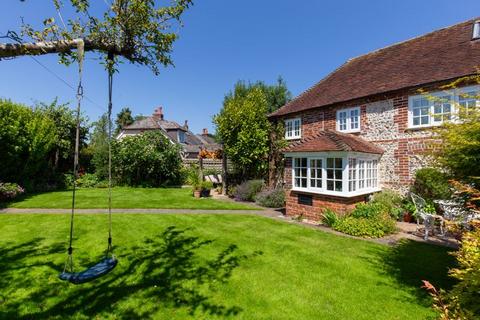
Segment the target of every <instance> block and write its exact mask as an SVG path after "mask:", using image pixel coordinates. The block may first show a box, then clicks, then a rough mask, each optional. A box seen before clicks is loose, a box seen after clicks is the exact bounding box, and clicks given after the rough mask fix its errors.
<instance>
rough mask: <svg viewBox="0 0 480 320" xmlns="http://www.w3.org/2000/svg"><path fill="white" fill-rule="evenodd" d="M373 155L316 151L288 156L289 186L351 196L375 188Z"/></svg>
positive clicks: (309, 190) (369, 191)
mask: <svg viewBox="0 0 480 320" xmlns="http://www.w3.org/2000/svg"><path fill="white" fill-rule="evenodd" d="M378 158H379V156H377V155H372V154H361V153H343V154H342V153H338V152H337V153H331V152H318V153H312V154H305V155H296V156H293V158H292V166H293V168H292V182H293V189H294V190H298V191H308V192H312V193H319V194H326V195H338V196H355V195H360V194H366V193H371V192H375V191H378V173H377V171H378Z"/></svg>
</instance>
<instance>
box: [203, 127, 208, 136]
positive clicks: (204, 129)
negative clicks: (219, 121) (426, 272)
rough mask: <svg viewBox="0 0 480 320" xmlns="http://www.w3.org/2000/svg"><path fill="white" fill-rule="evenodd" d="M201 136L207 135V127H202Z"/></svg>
mask: <svg viewBox="0 0 480 320" xmlns="http://www.w3.org/2000/svg"><path fill="white" fill-rule="evenodd" d="M202 136H208V129H207V128H203V130H202Z"/></svg>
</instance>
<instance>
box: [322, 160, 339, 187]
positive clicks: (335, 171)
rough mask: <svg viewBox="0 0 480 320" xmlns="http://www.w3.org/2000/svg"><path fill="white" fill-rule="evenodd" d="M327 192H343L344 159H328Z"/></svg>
mask: <svg viewBox="0 0 480 320" xmlns="http://www.w3.org/2000/svg"><path fill="white" fill-rule="evenodd" d="M326 169H327V190H330V191H337V192H342V191H343V158H327V168H326Z"/></svg>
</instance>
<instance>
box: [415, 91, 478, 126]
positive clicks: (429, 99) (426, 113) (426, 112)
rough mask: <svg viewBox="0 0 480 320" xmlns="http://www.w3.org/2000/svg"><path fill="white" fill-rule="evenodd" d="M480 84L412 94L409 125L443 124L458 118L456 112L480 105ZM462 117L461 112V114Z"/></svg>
mask: <svg viewBox="0 0 480 320" xmlns="http://www.w3.org/2000/svg"><path fill="white" fill-rule="evenodd" d="M479 94H480V86H472V87H464V88H459V89H453V90H450V91H440V92H433V93H429V94H425V95H416V96H410V97H409V99H408V126H409V128H421V127H430V126H437V125H441V124H442V123H444V122H445V121H450V120H456V119H458V117H456V114H459V113H461V112H464V111H466V112H468V110H471V109H472V108H477V107H479V106H480V99H479ZM460 118H461V114H460Z"/></svg>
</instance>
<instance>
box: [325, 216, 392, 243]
mask: <svg viewBox="0 0 480 320" xmlns="http://www.w3.org/2000/svg"><path fill="white" fill-rule="evenodd" d="M333 229H335V230H337V231H340V232H343V233H346V234H349V235H352V236H357V237H365V238H381V237H383V236H385V235H387V234H390V233H393V232H395V230H396V224H395V220H393V219H392V218H391V217H390V216H389V215H388V214H385V213H383V214H379V215H376V216H372V217H370V218H365V217H360V218H359V217H354V216H353V215H348V216H345V217H341V218H339V219H338V220H337V221H336V222H335V224H334V225H333Z"/></svg>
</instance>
